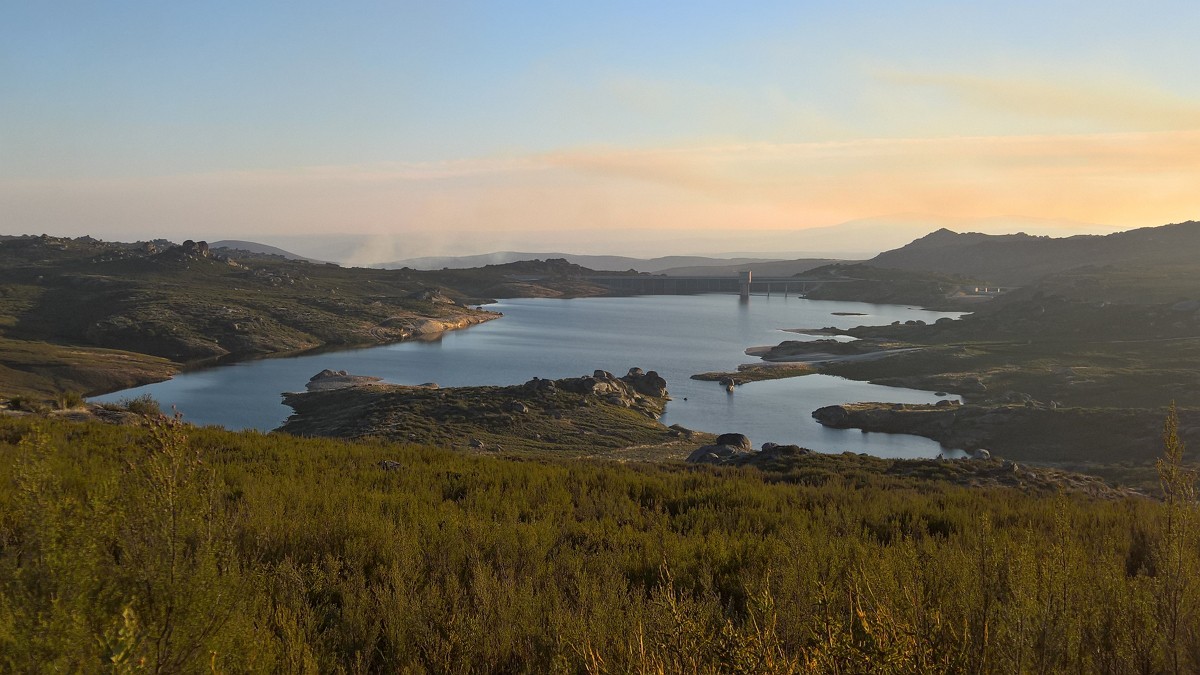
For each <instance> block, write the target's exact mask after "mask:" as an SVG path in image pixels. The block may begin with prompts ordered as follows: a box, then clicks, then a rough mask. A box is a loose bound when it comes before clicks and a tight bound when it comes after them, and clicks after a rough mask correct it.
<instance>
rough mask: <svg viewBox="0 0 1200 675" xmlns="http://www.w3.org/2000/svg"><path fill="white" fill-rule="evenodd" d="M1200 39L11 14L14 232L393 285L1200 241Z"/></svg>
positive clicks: (166, 7) (423, 14) (0, 95)
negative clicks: (400, 265)
mask: <svg viewBox="0 0 1200 675" xmlns="http://www.w3.org/2000/svg"><path fill="white" fill-rule="evenodd" d="M1198 33H1200V3H1194V2H1145V3H1129V2H1109V1H1106V0H1094V1H1092V2H1059V1H1054V0H1043V1H1041V2H1023V1H1011V0H1010V1H1008V2H961V1H960V2H923V1H913V2H894V1H892V2H854V1H847V2H836V3H835V2H803V1H797V0H793V1H791V2H777V3H776V2H756V3H728V2H721V3H717V2H711V3H710V2H704V1H692V2H686V3H682V2H654V3H647V2H621V1H613V2H566V1H561V0H560V1H558V2H541V3H533V2H519V1H506V2H488V3H482V2H480V3H463V2H453V1H445V2H443V1H439V2H428V1H427V0H423V1H421V2H404V1H400V0H393V1H390V2H351V1H348V2H339V3H327V2H312V1H310V0H290V1H289V2H251V1H249V0H242V1H238V2H221V1H210V2H193V3H181V2H161V0H154V1H146V2H129V1H124V0H113V1H111V2H103V3H97V2H92V1H90V0H89V1H82V2H72V1H67V0H56V1H47V2H40V1H34V0H28V1H23V0H9V1H7V2H3V3H0V233H6V234H18V233H42V232H45V233H49V234H55V235H67V236H79V235H83V234H91V235H93V236H98V237H102V238H106V239H118V240H136V239H149V238H157V237H164V238H168V239H174V240H177V241H178V240H182V239H208V240H217V239H223V238H237V239H255V240H258V241H264V242H268V243H270V242H285V243H286V242H292V243H298V242H303V241H306V240H307V241H310V242H320V241H331V240H333V239H335V238H345V239H347V240H351V239H352V240H355V241H360V242H365V246H366V250H364V251H361V252H360V256H359V257H363V258H364V260H366V259H368V258H372V257H374V258H378V259H380V260H382V259H386V258H387V257H388V256H393V257H412V256H418V255H432V254H453V253H463V254H465V253H481V252H485V251H489V250H496V249H502V248H509V249H513V248H515V249H521V250H539V249H541V250H545V249H548V248H551V247H552V248H555V249H558V250H568V251H571V252H579V253H589V252H590V253H643V254H644V253H651V252H658V253H660V254H665V253H696V252H705V251H701V250H699V249H706V250H707V251H715V250H725V251H733V250H737V251H745V250H747V247H746V246H744V245H743V244H747V243H751V242H753V243H756V244H760V245H762V246H767V245H770V246H778V247H784V248H786V247H787V246H788V244H789V242H799V241H801V238H800V235H802V234H803V233H804V232H805V231H808V230H810V229H812V228H824V227H829V226H834V225H837V224H839V223H843V222H846V221H862V220H864V219H867V220H871V221H872V222H877V223H879V224H880V226H881V227H883V226H886V225H887V224H888V223H889V222H893V221H897V222H898V221H899V220H903V219H905V218H907V219H908V220H912V219H913V218H921V217H928V218H929V220H930V222H935V221H936V222H938V223H939V224H941V223H945V222H950V223H956V222H957V223H961V225H962V227H961V228H960V229H970V227H971V225H972V224H974V223H981V222H997V221H996V219H997V218H1005V219H1008V220H1007V221H1005V222H1012V223H1017V224H1021V223H1025V222H1031V223H1042V224H1046V225H1047V227H1049V226H1053V227H1054V228H1057V230H1060V231H1068V232H1069V231H1076V230H1077V231H1080V232H1086V231H1112V230H1115V229H1126V228H1131V227H1140V226H1151V225H1160V224H1165V223H1169V222H1179V221H1184V220H1191V219H1194V218H1197V217H1200V189H1198V188H1200V77H1197V72H1196V71H1197V64H1200V41H1197V40H1196V39H1195V36H1196V35H1197V34H1198ZM898 214H904V215H903V217H902V216H900V215H898ZM1024 219H1038V220H1036V221H1025V220H1024ZM1014 227H1015V226H1014ZM1036 227H1037V225H1034V228H1035V229H1036ZM789 238H791V239H789ZM665 248H671V250H663V249H665ZM650 249H655V251H651V250H650ZM309 253H310V254H312V251H311V247H310V251H309ZM367 261H370V260H367Z"/></svg>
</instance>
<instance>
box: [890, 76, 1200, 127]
mask: <svg viewBox="0 0 1200 675" xmlns="http://www.w3.org/2000/svg"><path fill="white" fill-rule="evenodd" d="M877 77H878V78H879V79H880V80H882V81H884V82H888V83H892V84H897V85H903V86H909V87H919V88H924V89H928V90H932V91H936V92H938V93H941V94H943V95H945V96H947V97H948V98H950V99H951V100H953V101H957V102H960V103H963V104H966V105H968V106H970V107H972V108H974V109H976V110H978V111H984V112H993V113H994V112H1004V113H1009V114H1013V115H1021V116H1025V117H1029V118H1034V119H1051V120H1066V121H1073V122H1079V121H1084V122H1094V123H1100V124H1103V125H1108V126H1110V127H1113V128H1117V129H1128V130H1138V131H1155V130H1168V129H1197V128H1200V101H1197V100H1195V99H1190V98H1185V97H1183V96H1179V95H1177V94H1174V93H1172V92H1168V91H1164V90H1162V89H1156V88H1153V87H1151V86H1148V85H1146V84H1142V83H1139V82H1132V81H1126V80H1119V79H1105V80H1098V79H1085V78H1066V77H1058V78H1053V79H1048V78H1032V77H1030V78H1020V77H988V76H985V75H978V74H965V73H922V72H908V71H901V70H884V71H880V72H878V73H877Z"/></svg>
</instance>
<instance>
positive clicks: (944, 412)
mask: <svg viewBox="0 0 1200 675" xmlns="http://www.w3.org/2000/svg"><path fill="white" fill-rule="evenodd" d="M812 416H813V418H814V419H816V420H817V421H818V422H819V423H821V424H822V425H824V426H827V427H831V428H835V429H860V430H862V431H864V432H883V433H892V434H913V435H916V436H924V437H925V438H929V439H932V440H935V441H937V442H938V443H940V444H941V445H942V446H943V447H945V448H948V449H958V450H965V451H978V450H981V449H986V450H989V451H990V454H992V455H993V456H995V457H1003V458H1005V459H1012V460H1021V461H1035V462H1040V463H1050V462H1079V461H1085V460H1086V461H1092V462H1117V461H1127V460H1134V461H1149V460H1151V459H1154V458H1156V457H1158V456H1159V455H1160V454H1161V452H1162V442H1161V439H1160V435H1161V432H1162V419H1163V415H1162V413H1161V411H1155V410H1141V409H1131V408H1061V407H1051V406H1039V405H1036V404H1032V403H1030V404H1020V405H1017V404H1009V405H970V404H968V405H960V404H958V403H957V402H955V401H951V400H944V401H939V402H938V403H936V404H933V405H920V404H918V405H913V404H898V403H853V404H843V405H831V406H825V407H823V408H818V409H817V410H815V411H813V413H812ZM1180 419H1181V427H1180V432H1181V436H1182V437H1183V439H1184V441H1185V442H1187V443H1192V444H1195V443H1200V411H1196V410H1181V411H1180Z"/></svg>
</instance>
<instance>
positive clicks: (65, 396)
mask: <svg viewBox="0 0 1200 675" xmlns="http://www.w3.org/2000/svg"><path fill="white" fill-rule="evenodd" d="M54 402H55V403H56V404H57V405H58V409H59V410H70V409H72V408H78V407H79V406H81V405H83V395H82V394H80V393H79V392H77V391H64V392H59V394H58V396H56V397H55V399H54Z"/></svg>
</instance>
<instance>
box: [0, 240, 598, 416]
mask: <svg viewBox="0 0 1200 675" xmlns="http://www.w3.org/2000/svg"><path fill="white" fill-rule="evenodd" d="M185 243H186V244H188V245H187V246H173V245H171V244H170V243H169V242H158V243H144V244H138V245H134V244H114V243H108V242H100V241H96V240H92V239H87V238H81V239H61V238H55V237H21V238H14V239H8V240H4V241H0V369H4V370H6V371H9V372H14V373H20V375H19V376H16V377H12V378H4V379H0V396H5V395H7V396H12V395H16V394H25V395H35V396H38V395H40V396H46V395H47V394H48V393H53V392H54V391H61V390H63V389H73V390H75V391H79V392H88V393H91V392H99V391H107V390H112V389H118V388H122V387H126V386H131V385H132V384H137V383H145V382H149V381H154V380H157V379H163V378H164V377H166V376H168V375H169V374H170V373H171V372H174V371H175V370H177V369H178V368H179V367H181V366H182V365H183V364H190V363H196V362H204V361H209V360H213V359H218V358H249V357H256V356H264V355H269V354H278V353H287V352H294V351H299V350H305V349H311V348H314V347H323V346H337V345H351V344H371V343H383V342H392V341H397V340H403V339H408V338H410V337H413V336H419V335H424V334H428V333H431V332H436V331H438V330H444V329H448V328H458V327H463V326H467V325H470V324H473V323H478V322H481V321H486V320H489V319H493V318H495V317H496V315H495V314H494V313H490V312H482V311H478V310H475V309H471V308H470V307H468V306H467V305H468V304H474V303H477V302H479V301H481V300H482V299H486V298H492V297H513V296H537V295H561V294H564V293H566V294H588V293H596V292H599V290H600V289H597V288H596V287H594V286H592V285H590V284H588V283H586V282H584V281H581V280H580V279H579V278H578V277H579V276H580V274H581V269H582V268H577V267H575V266H571V265H568V264H566V263H565V262H561V263H555V262H535V263H520V264H514V265H509V266H496V267H492V268H485V269H482V270H463V271H455V272H444V273H443V272H415V271H412V270H399V271H389V270H374V269H359V268H343V267H338V266H336V265H327V264H313V263H309V262H305V261H294V260H287V259H284V258H281V257H279V256H262V257H248V258H243V259H230V258H226V257H223V256H219V255H216V254H213V253H212V252H211V251H210V250H208V248H207V246H206V245H205V244H203V242H200V243H193V242H185ZM97 348H101V349H107V350H119V351H121V352H125V353H126V354H125V356H124V358H125V359H126V360H127V361H128V362H130V363H136V364H138V365H137V366H136V367H134V368H130V369H129V370H127V371H124V372H122V371H121V370H120V369H118V368H115V367H110V365H109V364H110V363H111V361H112V357H111V356H108V357H106V356H104V354H105V353H102V352H100V351H97ZM92 356H95V360H92ZM147 357H159V359H150V358H147Z"/></svg>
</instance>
